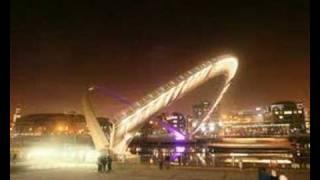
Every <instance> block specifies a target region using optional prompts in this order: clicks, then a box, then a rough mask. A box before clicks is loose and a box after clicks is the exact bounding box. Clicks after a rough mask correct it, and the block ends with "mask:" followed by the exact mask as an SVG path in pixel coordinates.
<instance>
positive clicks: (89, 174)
mask: <svg viewBox="0 0 320 180" xmlns="http://www.w3.org/2000/svg"><path fill="white" fill-rule="evenodd" d="M284 173H285V174H286V175H287V176H288V177H289V180H309V179H310V176H309V172H308V171H305V170H304V171H302V170H287V171H285V172H284ZM31 179H32V180H42V179H43V180H73V179H76V180H100V179H101V180H102V179H108V180H125V179H130V180H147V179H154V180H160V179H161V180H162V179H167V180H185V179H190V180H206V179H208V180H209V179H210V180H256V179H257V171H256V170H254V169H245V170H242V171H240V170H238V169H226V168H218V169H208V168H207V169H203V168H188V167H186V168H185V167H173V168H171V169H169V170H159V169H158V168H157V167H156V166H145V165H141V164H130V165H125V164H115V165H114V170H112V171H111V172H108V173H97V172H96V167H94V166H78V167H74V166H73V167H72V166H69V167H63V168H62V167H56V168H51V169H48V168H47V169H20V170H16V171H15V172H12V173H11V180H31Z"/></svg>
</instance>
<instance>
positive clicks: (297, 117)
mask: <svg viewBox="0 0 320 180" xmlns="http://www.w3.org/2000/svg"><path fill="white" fill-rule="evenodd" d="M265 122H270V123H274V124H289V125H290V133H292V134H295V133H305V132H306V125H305V112H304V106H303V104H302V103H295V102H291V101H283V102H277V103H273V104H272V105H270V106H269V107H268V112H267V113H266V114H265Z"/></svg>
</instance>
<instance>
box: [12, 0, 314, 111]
mask: <svg viewBox="0 0 320 180" xmlns="http://www.w3.org/2000/svg"><path fill="white" fill-rule="evenodd" d="M10 36H11V59H10V63H11V69H10V73H11V74H10V75H11V76H10V88H11V97H10V109H11V112H12V111H13V110H14V108H15V107H16V106H17V104H22V107H23V109H24V110H23V114H30V113H47V112H54V113H56V112H57V113H59V112H64V111H71V110H75V111H77V112H80V113H81V112H82V110H81V96H82V95H83V93H84V92H85V90H86V89H87V88H88V87H89V86H91V85H99V86H103V87H105V88H107V89H110V91H114V92H115V93H117V94H119V95H121V96H123V97H125V98H127V99H128V101H131V102H134V101H135V100H138V99H139V98H141V97H142V96H143V95H145V94H147V93H148V92H150V91H152V90H154V89H155V88H157V87H159V86H160V85H162V84H164V83H166V82H167V81H169V80H171V79H173V78H175V77H176V76H177V75H179V74H181V73H184V72H185V71H187V70H189V69H190V68H192V67H193V66H195V65H197V64H199V63H201V62H203V61H206V60H208V59H209V58H214V57H216V56H219V55H222V54H224V53H232V54H234V55H236V56H237V57H238V59H239V69H238V72H237V75H236V77H235V78H234V81H233V82H232V84H231V86H230V88H229V90H228V92H227V93H226V94H225V97H224V98H223V99H222V101H221V108H222V109H224V110H233V109H245V108H250V107H255V106H256V105H267V104H270V103H273V102H276V101H282V100H293V101H301V102H303V103H304V104H305V105H306V106H307V107H309V104H310V94H309V87H310V83H309V65H310V64H309V58H310V55H309V49H310V48H309V43H310V39H309V2H308V1H289V0H285V1H281V2H278V1H259V2H254V3H253V2H250V3H246V2H245V1H241V2H238V3H236V4H230V3H229V4H228V3H227V2H219V3H218V2H216V3H212V2H210V1H208V2H203V3H198V2H192V3H190V2H183V3H182V1H181V2H180V1H174V2H171V1H170V2H166V1H162V2H153V1H152V2H151V1H150V2H148V1H146V2H143V1H139V2H129V3H127V4H126V5H125V6H124V5H120V4H111V3H106V2H105V3H103V4H98V3H94V2H89V3H87V4H85V3H83V2H76V3H74V2H64V3H63V4H59V3H58V2H44V1H32V2H25V1H23V2H22V1H17V0H13V1H11V34H10ZM218 84H219V79H218V80H213V81H211V82H208V83H207V84H205V85H204V86H203V87H201V88H199V89H198V90H196V91H195V92H193V93H191V94H189V95H188V96H186V97H185V98H184V99H182V100H181V101H179V102H177V103H175V104H173V105H172V106H170V107H168V109H167V110H168V111H182V112H184V113H188V112H191V106H192V104H194V103H199V102H200V101H201V100H205V99H207V98H210V97H211V96H212V95H214V93H215V91H216V88H218ZM93 100H94V102H95V104H96V106H97V109H98V113H99V114H98V115H102V116H109V115H111V114H112V113H114V112H116V111H118V110H120V109H121V108H123V107H125V105H122V104H121V103H119V102H117V101H114V100H113V99H112V98H109V97H105V96H103V92H101V93H96V94H95V95H94V96H93Z"/></svg>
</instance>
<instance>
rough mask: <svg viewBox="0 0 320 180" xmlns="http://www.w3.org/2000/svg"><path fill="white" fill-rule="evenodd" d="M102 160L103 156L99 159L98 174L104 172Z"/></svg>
mask: <svg viewBox="0 0 320 180" xmlns="http://www.w3.org/2000/svg"><path fill="white" fill-rule="evenodd" d="M102 159H103V156H102V155H100V156H99V157H98V161H97V165H98V172H101V171H102V161H103V160H102Z"/></svg>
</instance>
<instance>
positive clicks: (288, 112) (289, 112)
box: [283, 111, 292, 114]
mask: <svg viewBox="0 0 320 180" xmlns="http://www.w3.org/2000/svg"><path fill="white" fill-rule="evenodd" d="M283 114H292V111H284V112H283Z"/></svg>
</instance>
